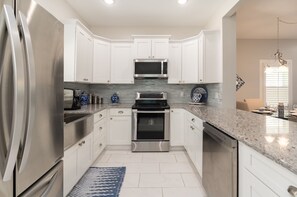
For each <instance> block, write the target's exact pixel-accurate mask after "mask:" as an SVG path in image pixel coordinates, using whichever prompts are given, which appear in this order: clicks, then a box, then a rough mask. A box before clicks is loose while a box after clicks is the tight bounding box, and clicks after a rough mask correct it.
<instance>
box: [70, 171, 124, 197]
mask: <svg viewBox="0 0 297 197" xmlns="http://www.w3.org/2000/svg"><path fill="white" fill-rule="evenodd" d="M125 172H126V167H91V168H89V169H88V171H87V172H86V173H85V175H84V176H83V177H82V178H81V179H80V180H79V182H78V183H77V184H76V185H75V186H74V187H73V189H72V191H71V192H70V193H69V194H68V197H118V196H119V193H120V190H121V186H122V183H123V180H124V177H125Z"/></svg>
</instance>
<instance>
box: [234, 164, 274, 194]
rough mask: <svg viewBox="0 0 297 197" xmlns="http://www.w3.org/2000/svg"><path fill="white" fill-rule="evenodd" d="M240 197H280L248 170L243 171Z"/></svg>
mask: <svg viewBox="0 0 297 197" xmlns="http://www.w3.org/2000/svg"><path fill="white" fill-rule="evenodd" d="M241 173H242V176H241V177H240V179H239V181H240V182H241V184H240V188H239V197H268V196H269V197H279V195H277V194H276V193H274V192H273V191H272V190H271V189H270V188H269V187H267V186H266V185H265V184H264V183H263V182H261V181H260V180H259V179H258V178H256V177H255V176H254V175H253V174H252V173H250V172H249V171H248V170H247V169H244V168H243V169H242V172H241Z"/></svg>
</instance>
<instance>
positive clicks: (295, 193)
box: [288, 185, 297, 197]
mask: <svg viewBox="0 0 297 197" xmlns="http://www.w3.org/2000/svg"><path fill="white" fill-rule="evenodd" d="M288 192H289V194H291V196H292V197H297V187H294V186H292V185H290V186H289V187H288Z"/></svg>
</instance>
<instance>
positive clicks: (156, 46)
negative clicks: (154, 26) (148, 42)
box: [152, 39, 169, 59]
mask: <svg viewBox="0 0 297 197" xmlns="http://www.w3.org/2000/svg"><path fill="white" fill-rule="evenodd" d="M168 51H169V40H168V39H152V58H154V59H168Z"/></svg>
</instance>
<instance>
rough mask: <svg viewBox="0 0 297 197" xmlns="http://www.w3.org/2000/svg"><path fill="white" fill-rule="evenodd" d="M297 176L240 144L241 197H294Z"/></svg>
mask: <svg viewBox="0 0 297 197" xmlns="http://www.w3.org/2000/svg"><path fill="white" fill-rule="evenodd" d="M290 186H293V187H295V188H296V187H297V175H296V174H293V173H292V172H290V171H289V170H287V169H285V168H284V167H282V166H280V165H279V164H277V163H275V162H274V161H272V160H270V159H268V158H267V157H265V156H263V155H262V154H260V153H258V152H256V151H255V150H253V149H251V148H249V147H248V146H246V145H244V144H242V143H239V197H268V196H269V197H274V196H278V197H292V196H294V195H291V194H289V192H288V188H289V187H290Z"/></svg>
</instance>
